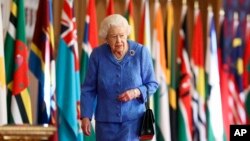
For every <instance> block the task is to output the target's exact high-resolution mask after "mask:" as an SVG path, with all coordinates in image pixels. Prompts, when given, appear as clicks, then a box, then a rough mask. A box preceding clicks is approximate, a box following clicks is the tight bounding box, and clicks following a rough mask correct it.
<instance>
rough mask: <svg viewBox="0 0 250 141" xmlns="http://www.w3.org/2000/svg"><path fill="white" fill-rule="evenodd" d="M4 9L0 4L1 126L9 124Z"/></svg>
mask: <svg viewBox="0 0 250 141" xmlns="http://www.w3.org/2000/svg"><path fill="white" fill-rule="evenodd" d="M2 23H3V22H2V9H1V6H0V70H1V72H0V115H1V116H0V126H1V125H3V124H7V93H6V82H5V81H6V78H5V65H4V44H3V24H2Z"/></svg>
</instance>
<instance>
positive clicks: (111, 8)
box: [106, 0, 115, 16]
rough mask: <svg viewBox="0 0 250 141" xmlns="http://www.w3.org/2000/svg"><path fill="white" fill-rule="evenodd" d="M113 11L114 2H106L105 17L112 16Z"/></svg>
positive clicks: (111, 0) (109, 0)
mask: <svg viewBox="0 0 250 141" xmlns="http://www.w3.org/2000/svg"><path fill="white" fill-rule="evenodd" d="M114 13H115V10H114V1H113V0H108V7H107V10H106V16H108V15H111V14H114Z"/></svg>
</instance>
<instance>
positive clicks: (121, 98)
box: [81, 14, 158, 141]
mask: <svg viewBox="0 0 250 141" xmlns="http://www.w3.org/2000/svg"><path fill="white" fill-rule="evenodd" d="M129 33H130V26H129V25H128V22H127V20H126V19H125V18H124V17H123V16H121V15H119V14H113V15H110V16H108V17H106V18H105V19H104V20H103V21H102V23H101V26H100V31H99V35H100V37H102V38H103V39H105V41H106V43H104V44H102V45H100V46H99V47H98V48H95V49H94V50H93V52H92V53H91V55H90V59H89V65H88V71H87V76H86V79H85V82H84V85H83V86H82V90H81V118H82V129H83V132H84V134H85V135H87V136H89V135H90V134H91V132H90V131H91V130H90V129H91V125H90V124H91V123H90V121H91V119H92V116H93V113H94V112H95V120H96V124H95V130H96V140H97V141H138V140H139V137H138V134H139V128H140V124H141V118H142V116H143V113H144V111H145V102H146V101H147V93H149V94H153V93H154V92H155V91H156V89H157V88H158V84H157V82H156V80H155V76H154V70H153V65H152V59H151V56H150V54H149V51H148V50H147V48H146V47H143V46H142V45H141V44H138V43H136V42H134V41H131V40H128V35H129ZM95 104H96V107H95V108H94V106H95ZM94 110H95V111H94Z"/></svg>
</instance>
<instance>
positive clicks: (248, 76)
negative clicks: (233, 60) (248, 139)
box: [243, 15, 250, 124]
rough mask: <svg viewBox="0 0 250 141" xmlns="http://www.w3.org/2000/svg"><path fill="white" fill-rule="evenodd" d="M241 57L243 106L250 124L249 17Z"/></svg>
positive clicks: (249, 16)
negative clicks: (243, 90)
mask: <svg viewBox="0 0 250 141" xmlns="http://www.w3.org/2000/svg"><path fill="white" fill-rule="evenodd" d="M243 55H244V56H243V62H244V71H243V86H244V89H245V92H246V101H245V106H246V111H247V124H250V15H248V16H247V24H246V46H245V49H244V54H243Z"/></svg>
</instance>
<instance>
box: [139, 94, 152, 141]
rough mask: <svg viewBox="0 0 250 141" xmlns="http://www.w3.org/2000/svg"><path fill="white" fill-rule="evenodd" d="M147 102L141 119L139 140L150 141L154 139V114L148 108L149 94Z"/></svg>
mask: <svg viewBox="0 0 250 141" xmlns="http://www.w3.org/2000/svg"><path fill="white" fill-rule="evenodd" d="M147 97H148V102H147V103H146V108H147V109H146V111H145V113H144V115H143V117H142V123H141V128H140V133H139V138H140V140H151V139H153V137H154V134H155V130H154V121H155V120H154V114H153V111H152V110H151V109H150V107H149V103H150V102H149V94H148V96H147Z"/></svg>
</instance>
